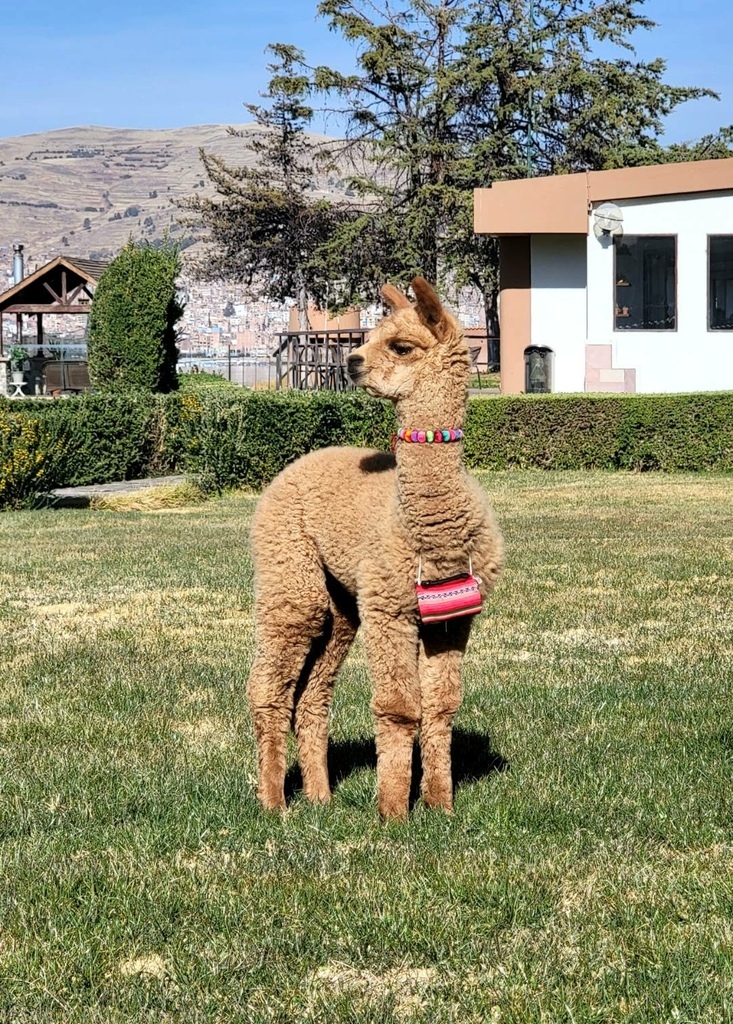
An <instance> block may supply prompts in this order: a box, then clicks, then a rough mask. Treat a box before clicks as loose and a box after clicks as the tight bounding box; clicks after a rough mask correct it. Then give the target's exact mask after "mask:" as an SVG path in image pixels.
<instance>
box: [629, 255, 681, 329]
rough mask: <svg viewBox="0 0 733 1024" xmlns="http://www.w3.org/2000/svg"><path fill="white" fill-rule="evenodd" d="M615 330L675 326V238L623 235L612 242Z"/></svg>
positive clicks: (669, 327)
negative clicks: (613, 249) (613, 243)
mask: <svg viewBox="0 0 733 1024" xmlns="http://www.w3.org/2000/svg"><path fill="white" fill-rule="evenodd" d="M614 248H615V256H616V258H615V271H614V273H615V281H616V309H615V315H614V329H615V330H617V331H674V330H676V329H677V266H676V263H677V260H676V250H677V239H676V238H675V236H674V235H624V236H623V237H622V238H617V239H616V242H615V246H614Z"/></svg>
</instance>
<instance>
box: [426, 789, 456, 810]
mask: <svg viewBox="0 0 733 1024" xmlns="http://www.w3.org/2000/svg"><path fill="white" fill-rule="evenodd" d="M422 799H423V803H424V804H425V806H426V807H430V808H431V809H433V810H437V811H445V813H446V814H452V813H453V793H452V792H449V793H446V792H443V793H435V792H430V791H425V790H423V793H422Z"/></svg>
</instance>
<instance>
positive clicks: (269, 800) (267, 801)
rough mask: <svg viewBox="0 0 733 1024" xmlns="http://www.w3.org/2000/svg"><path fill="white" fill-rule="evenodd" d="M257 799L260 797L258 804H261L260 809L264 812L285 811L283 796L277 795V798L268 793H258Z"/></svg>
mask: <svg viewBox="0 0 733 1024" xmlns="http://www.w3.org/2000/svg"><path fill="white" fill-rule="evenodd" d="M259 797H260V803H261V804H262V809H263V810H265V811H285V810H287V805H286V803H285V796H284V795H280V794H278V795H277V796H273V795H272V794H270V793H260V795H259Z"/></svg>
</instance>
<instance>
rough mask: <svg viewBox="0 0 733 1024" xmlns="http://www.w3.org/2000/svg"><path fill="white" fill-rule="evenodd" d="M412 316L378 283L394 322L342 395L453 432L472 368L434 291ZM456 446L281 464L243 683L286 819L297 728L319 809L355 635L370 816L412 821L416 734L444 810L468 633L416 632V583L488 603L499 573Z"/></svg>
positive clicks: (483, 505) (259, 541)
mask: <svg viewBox="0 0 733 1024" xmlns="http://www.w3.org/2000/svg"><path fill="white" fill-rule="evenodd" d="M412 288H413V291H414V293H415V296H416V303H415V305H414V306H413V305H412V304H411V303H410V301H409V300H408V299H407V298H406V296H404V295H403V294H402V293H401V292H399V291H397V289H396V288H394V287H392V286H391V285H387V286H385V288H384V289H383V292H382V294H383V296H384V298H385V299H386V301H387V302H388V303H389V305H390V306H391V307H392V309H393V313H392V315H391V316H389V317H386V318H385V319H384V320H382V321H381V322H380V323H379V324H378V325H377V327H376V328H375V329H374V330H373V331H372V332H371V333H370V335H369V339H368V341H367V342H366V344H364V345H363V346H362V347H361V348H359V349H357V350H356V351H355V352H353V353H352V355H351V356H350V358H349V373H350V374H351V376H352V379H353V380H354V382H355V383H356V384H358V385H361V386H362V387H364V388H365V389H366V390H367V391H368V392H369V393H370V394H373V395H377V396H380V397H382V398H388V399H391V400H392V401H393V402H394V403H395V405H396V410H397V417H398V422H399V424H400V426H406V427H410V428H412V429H435V428H437V427H441V428H444V427H445V428H448V427H463V424H464V419H465V412H466V399H467V394H468V379H469V368H470V360H469V354H468V349H467V347H466V343H465V341H464V339H463V333H462V331H461V328H460V325H459V324H458V323H457V321H456V320H455V319H454V317H453V316H451V314H450V313H449V312H447V310H445V309H444V308H443V307H442V306H441V303H440V300H439V299H438V296H437V295H436V293H435V292H434V291H433V289H432V288H431V287H430V285H429V284H428V283H427V282H426V281H424V280H423V279H422V278H416V279H415V280H414V281H413V282H412ZM461 449H462V445H461V443H460V442H457V443H451V444H442V445H436V444H404V443H399V444H398V445H397V451H396V456H392V455H389V454H386V453H383V452H378V451H371V450H365V449H355V448H327V449H325V450H322V451H318V452H313V453H311V454H310V455H306V456H304V457H303V458H301V459H299V460H298V461H297V462H295V463H293V464H292V465H291V466H288V467H287V468H286V469H285V470H283V472H282V473H281V474H280V475H279V476H278V477H277V478H276V479H275V480H274V481H273V482H272V484H270V486H269V487H268V488H267V490H266V491H265V492H264V494H263V495H262V498H261V499H260V502H259V504H258V507H257V510H256V512H255V518H254V524H253V528H252V546H253V553H254V560H255V608H256V612H255V617H256V634H257V654H256V658H255V662H254V665H253V667H252V672H251V674H250V677H249V683H248V696H249V701H250V706H251V710H252V716H253V720H254V727H255V736H256V739H257V750H258V759H259V797H260V800H261V802H262V804H263V805H264V807H266V808H283V807H284V806H285V795H284V781H285V759H286V745H287V735H288V731H289V729H290V726H291V724H292V725H293V726H294V729H295V735H296V738H297V744H298V753H299V758H300V765H301V769H302V774H303V790H304V793H305V796H306V797H307V798H308V799H309V800H312V801H316V802H322V803H325V802H327V801H328V800H330V797H331V790H330V786H329V779H328V768H327V756H326V755H327V744H328V713H329V707H330V704H331V698H332V695H333V686H334V681H335V678H336V675H337V673H338V670H339V667H340V665H341V663H342V661H343V659H344V657H345V656H346V652H347V651H348V649H349V646H350V644H351V642H352V641H353V639H354V636H355V634H356V631H357V629H358V627H359V624H361V625H362V628H363V633H364V644H365V648H366V652H367V658H368V663H369V669H370V673H371V676H372V682H373V698H372V710H373V713H374V719H375V726H376V742H377V788H378V803H379V810H380V812H381V813H382V815H383V816H385V817H388V818H403V817H405V816H406V815H407V812H408V799H409V791H410V780H411V768H412V747H413V740H414V738H415V736H416V734H417V733H418V731H419V736H420V749H421V755H422V767H423V777H422V796H423V799H424V801H425V803H426V804H428V805H430V806H434V807H441V808H443V809H444V810H446V811H450V810H451V809H452V806H453V787H452V780H451V758H450V744H451V730H452V724H453V716H454V715H455V713H456V711H457V709H458V706H459V704H460V700H461V678H460V671H461V659H462V656H463V653H464V651H465V648H466V643H467V641H468V635H469V631H470V628H471V622H472V620H471V619H470V618H460V619H454V620H451V621H449V622H448V623H438V624H433V625H425V624H423V623H421V622H420V621H419V618H418V614H417V605H416V598H415V587H414V581H415V576H416V571H417V566H418V559H419V558H421V559H422V567H423V573H424V575H425V577H426V578H439V577H445V576H450V575H453V574H455V573H457V572H462V571H465V570H466V569H467V567H468V559H469V556H470V557H471V559H472V563H473V567H474V571H475V572H476V573H477V574H478V575H479V576H480V577H481V578H482V580H483V584H482V590H483V592H484V597H485V596H486V593H487V592H488V591H489V590H490V589H491V588H492V587H493V585H494V583H495V581H496V578H497V576H498V575H499V572H500V569H501V565H502V540H501V535H500V533H499V530H498V528H497V526H496V523H495V521H494V517H493V514H492V511H491V508H490V507H489V505H488V502H487V500H486V497H485V495H484V493H483V491H482V490H481V488H480V487H479V486H478V485H477V484H476V482H475V481H474V480H473V479H472V478H471V477H470V476H469V475H468V474H467V473H466V471H465V470H464V468H463V464H462V452H461Z"/></svg>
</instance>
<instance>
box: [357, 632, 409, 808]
mask: <svg viewBox="0 0 733 1024" xmlns="http://www.w3.org/2000/svg"><path fill="white" fill-rule="evenodd" d="M364 643H365V645H366V650H367V657H368V659H369V669H370V672H371V675H372V680H373V686H374V696H373V698H372V711H373V712H374V723H375V732H376V740H377V800H378V804H379V812H380V814H381V815H382V816H383V817H385V818H406V817H407V812H408V809H409V797H410V782H411V779H412V747H413V742H414V739H415V734H416V733H417V729H418V725H419V723H420V683H419V679H418V673H417V648H418V637H417V626H416V624H415V623H414V622H413V621H412V620H410V619H408V618H395V617H394V616H393V615H385V614H371V615H370V616H369V617H368V618H367V617H366V616H365V618H364Z"/></svg>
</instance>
